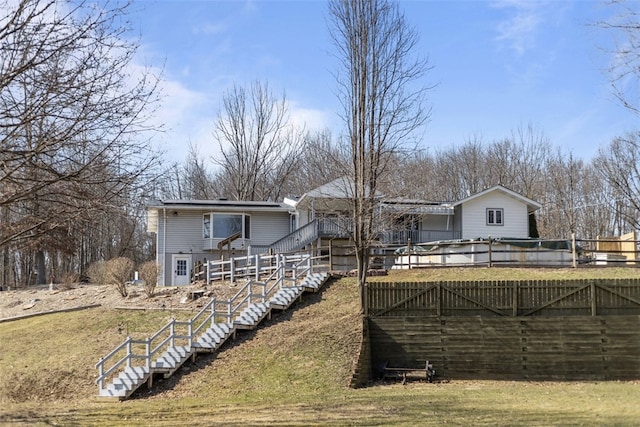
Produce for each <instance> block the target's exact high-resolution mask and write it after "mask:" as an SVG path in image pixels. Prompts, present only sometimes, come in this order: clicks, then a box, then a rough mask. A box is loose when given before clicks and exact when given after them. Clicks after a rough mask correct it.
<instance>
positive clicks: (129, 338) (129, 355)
mask: <svg viewBox="0 0 640 427" xmlns="http://www.w3.org/2000/svg"><path fill="white" fill-rule="evenodd" d="M130 367H131V337H127V368H130Z"/></svg>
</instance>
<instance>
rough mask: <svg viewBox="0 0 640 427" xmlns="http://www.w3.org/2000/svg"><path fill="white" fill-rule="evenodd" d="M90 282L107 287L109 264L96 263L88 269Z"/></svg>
mask: <svg viewBox="0 0 640 427" xmlns="http://www.w3.org/2000/svg"><path fill="white" fill-rule="evenodd" d="M87 276H89V281H90V282H91V283H93V284H94V285H106V284H107V283H108V280H107V263H106V262H104V261H98V262H94V263H93V264H91V265H90V266H89V268H88V269H87Z"/></svg>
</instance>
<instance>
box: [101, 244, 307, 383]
mask: <svg viewBox="0 0 640 427" xmlns="http://www.w3.org/2000/svg"><path fill="white" fill-rule="evenodd" d="M264 259H275V260H276V262H275V265H274V266H272V267H271V268H270V269H272V271H271V273H270V274H269V275H268V276H267V277H266V278H264V279H263V280H262V281H259V280H256V279H252V280H250V281H249V282H247V284H246V285H244V286H243V287H242V288H241V289H240V290H238V292H236V294H235V295H234V296H233V297H231V298H229V299H228V300H227V301H221V300H217V299H215V298H212V299H211V300H210V301H209V302H208V303H207V304H205V305H204V307H202V308H201V309H200V311H198V313H197V314H195V315H194V316H193V317H192V318H190V319H189V320H181V321H178V320H176V319H171V320H170V321H169V322H168V323H167V324H166V325H164V326H163V327H161V328H160V329H159V330H158V331H156V332H155V333H154V334H152V335H151V336H149V337H148V338H146V339H135V340H134V339H132V338H131V337H127V339H126V340H125V341H124V342H123V343H122V344H120V345H118V346H117V347H116V348H114V349H113V350H111V351H110V352H109V353H107V354H106V355H105V356H104V357H102V358H100V360H99V361H98V363H96V365H95V368H96V369H98V378H97V379H96V383H97V384H98V387H99V390H100V391H101V390H103V389H104V383H105V380H106V379H107V378H108V377H109V376H111V375H112V374H113V373H114V372H116V370H118V368H120V367H121V366H122V365H123V364H125V363H126V364H127V367H130V366H131V360H132V359H135V360H144V361H145V367H147V368H150V367H151V359H152V358H153V357H154V356H155V355H156V354H157V353H159V352H160V351H161V350H162V349H163V348H165V347H166V346H167V345H169V346H171V347H175V340H188V346H189V347H192V345H193V341H194V340H195V339H196V337H197V336H198V334H199V333H200V332H201V330H202V329H203V328H205V326H206V325H207V324H208V322H209V321H211V324H214V323H215V319H216V317H217V316H222V315H223V314H222V313H221V312H220V311H218V310H217V309H216V305H217V304H222V305H226V306H227V309H226V313H225V314H224V316H225V317H226V320H227V323H229V324H230V323H232V320H233V319H234V318H235V317H236V316H237V315H238V313H239V312H240V311H241V310H242V309H243V306H244V305H245V303H246V304H247V305H250V304H251V303H252V302H253V301H254V298H259V300H260V301H261V302H262V303H264V302H265V301H266V300H267V298H268V297H269V296H270V295H271V294H272V293H273V292H274V290H275V289H276V288H282V287H284V284H285V280H287V279H291V280H293V281H294V283H295V282H296V281H297V280H298V277H299V276H300V274H308V273H310V272H312V270H313V262H312V260H313V259H314V257H312V256H311V255H309V254H297V255H284V254H277V255H268V256H256V263H255V268H256V269H258V268H259V267H260V265H261V263H262V261H261V260H264ZM263 265H264V264H263ZM256 271H257V270H256ZM288 272H291V277H290V278H289V277H287V273H288ZM270 282H273V284H272V285H270ZM255 287H260V288H261V291H260V293H256V292H255V290H256V289H255ZM206 312H208V314H206V316H205V313H206ZM196 325H197V326H196ZM176 326H179V327H180V329H181V330H184V329H183V327H185V326H186V327H187V333H186V334H184V333H178V332H177V331H176ZM163 334H167V336H165V337H163ZM160 337H163V338H162V339H161V340H160V341H159V342H157V343H156V341H157V340H158V339H159V338H160ZM133 345H145V351H144V354H138V353H135V352H134V349H133ZM123 349H124V350H126V354H125V355H124V356H123V357H122V358H121V359H119V360H118V361H117V362H115V363H114V364H113V365H112V366H111V367H109V368H108V369H106V370H105V365H106V364H107V362H108V361H110V360H111V359H112V358H113V357H114V356H115V355H116V354H118V353H119V352H121V351H122V350H123Z"/></svg>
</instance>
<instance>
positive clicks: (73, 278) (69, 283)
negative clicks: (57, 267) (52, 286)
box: [58, 273, 80, 290]
mask: <svg viewBox="0 0 640 427" xmlns="http://www.w3.org/2000/svg"><path fill="white" fill-rule="evenodd" d="M78 282H80V275H79V274H78V273H64V274H63V275H62V278H61V279H60V284H59V285H58V289H63V290H66V289H73V288H74V287H75V285H76V284H77V283H78Z"/></svg>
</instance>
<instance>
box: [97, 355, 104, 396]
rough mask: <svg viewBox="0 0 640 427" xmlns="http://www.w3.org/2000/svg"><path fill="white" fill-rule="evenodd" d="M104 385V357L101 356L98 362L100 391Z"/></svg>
mask: <svg viewBox="0 0 640 427" xmlns="http://www.w3.org/2000/svg"><path fill="white" fill-rule="evenodd" d="M102 387H104V358H102V357H101V358H100V362H98V391H102Z"/></svg>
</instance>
